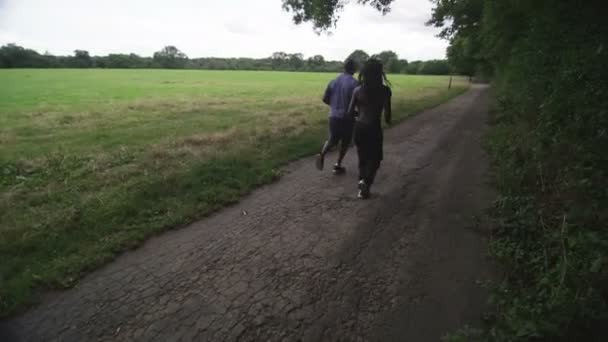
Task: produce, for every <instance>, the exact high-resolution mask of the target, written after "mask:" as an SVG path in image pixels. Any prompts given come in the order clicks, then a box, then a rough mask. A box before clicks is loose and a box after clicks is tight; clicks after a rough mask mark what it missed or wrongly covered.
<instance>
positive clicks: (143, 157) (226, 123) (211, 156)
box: [0, 70, 467, 315]
mask: <svg viewBox="0 0 608 342" xmlns="http://www.w3.org/2000/svg"><path fill="white" fill-rule="evenodd" d="M333 76H334V75H332V74H315V73H281V72H239V71H225V72H220V71H169V70H0V259H1V260H2V263H1V264H0V315H7V314H10V313H12V312H14V311H15V310H16V309H18V308H21V307H24V305H27V304H28V303H31V302H32V301H35V299H36V294H37V293H39V290H40V289H44V288H58V287H68V286H71V285H73V284H74V283H75V282H76V281H77V280H78V278H79V277H80V276H81V275H82V274H84V273H85V272H87V271H89V270H91V269H93V268H95V267H97V266H99V265H100V264H102V263H104V262H107V261H108V260H111V259H112V258H113V257H114V256H115V255H116V254H117V253H119V252H120V251H123V250H125V249H128V248H132V247H134V246H137V245H138V244H139V243H141V242H142V241H143V240H144V239H145V238H147V237H149V236H150V235H152V234H155V233H158V232H161V231H164V230H167V229H170V228H173V227H178V226H181V225H184V224H186V223H188V222H191V221H193V220H195V219H197V218H200V217H202V216H204V215H206V214H208V213H209V212H211V211H213V210H215V209H217V208H219V207H221V206H223V205H226V204H228V203H232V202H234V201H237V200H238V199H239V198H240V197H241V196H242V195H243V194H245V193H247V192H248V191H250V190H251V189H253V188H254V187H255V186H257V185H260V184H263V183H267V182H269V181H272V180H273V179H275V178H276V177H277V176H278V175H279V167H280V166H281V165H283V164H284V163H286V162H287V161H289V160H293V159H296V158H299V157H302V156H304V155H309V154H312V153H314V152H316V151H317V150H318V149H319V147H320V144H321V142H322V140H323V138H324V135H325V125H326V111H327V109H326V107H325V106H324V105H323V104H322V103H321V101H320V97H321V95H322V92H323V90H324V87H325V85H326V83H327V82H328V81H329V80H330V79H331V78H332V77H333ZM389 78H390V79H391V81H392V83H393V94H394V98H393V105H394V108H395V109H394V111H395V116H396V119H397V120H399V119H403V118H405V117H406V116H407V115H409V114H412V113H415V112H417V111H419V110H421V109H423V108H427V107H431V106H434V105H437V104H439V103H441V102H444V101H446V100H447V99H449V98H451V97H453V96H455V95H457V94H459V93H461V92H463V91H464V90H465V89H466V87H467V85H466V82H465V81H464V80H463V79H458V80H456V81H455V83H454V86H453V88H452V90H450V91H448V90H447V77H431V76H397V75H395V76H392V77H389Z"/></svg>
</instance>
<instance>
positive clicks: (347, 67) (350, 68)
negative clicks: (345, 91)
mask: <svg viewBox="0 0 608 342" xmlns="http://www.w3.org/2000/svg"><path fill="white" fill-rule="evenodd" d="M344 71H345V72H347V73H349V74H354V73H355V72H356V71H357V63H356V62H355V61H354V60H353V59H352V58H348V59H347V60H346V61H344Z"/></svg>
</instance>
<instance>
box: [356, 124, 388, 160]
mask: <svg viewBox="0 0 608 342" xmlns="http://www.w3.org/2000/svg"><path fill="white" fill-rule="evenodd" d="M383 138H384V137H383V134H382V127H381V126H380V125H367V124H364V123H360V122H357V123H356V124H355V144H356V145H357V154H358V155H359V159H362V160H367V161H380V160H382V159H383V157H384V156H383V151H382V140H383Z"/></svg>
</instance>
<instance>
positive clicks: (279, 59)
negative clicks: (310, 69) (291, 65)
mask: <svg viewBox="0 0 608 342" xmlns="http://www.w3.org/2000/svg"><path fill="white" fill-rule="evenodd" d="M288 58H289V55H288V54H287V53H285V52H283V51H278V52H274V53H273V54H272V56H271V57H270V59H271V61H272V69H273V70H280V69H281V68H282V67H283V65H285V64H286V62H287V60H288Z"/></svg>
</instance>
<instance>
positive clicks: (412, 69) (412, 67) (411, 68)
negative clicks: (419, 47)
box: [405, 61, 424, 75]
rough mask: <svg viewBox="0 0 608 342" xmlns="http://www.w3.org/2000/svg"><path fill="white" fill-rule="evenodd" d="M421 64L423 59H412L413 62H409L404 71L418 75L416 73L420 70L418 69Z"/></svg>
mask: <svg viewBox="0 0 608 342" xmlns="http://www.w3.org/2000/svg"><path fill="white" fill-rule="evenodd" d="M423 64H424V62H423V61H413V62H410V63H408V65H407V66H406V67H405V71H406V73H407V74H409V75H418V73H419V72H420V69H421V68H422V65H423Z"/></svg>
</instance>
